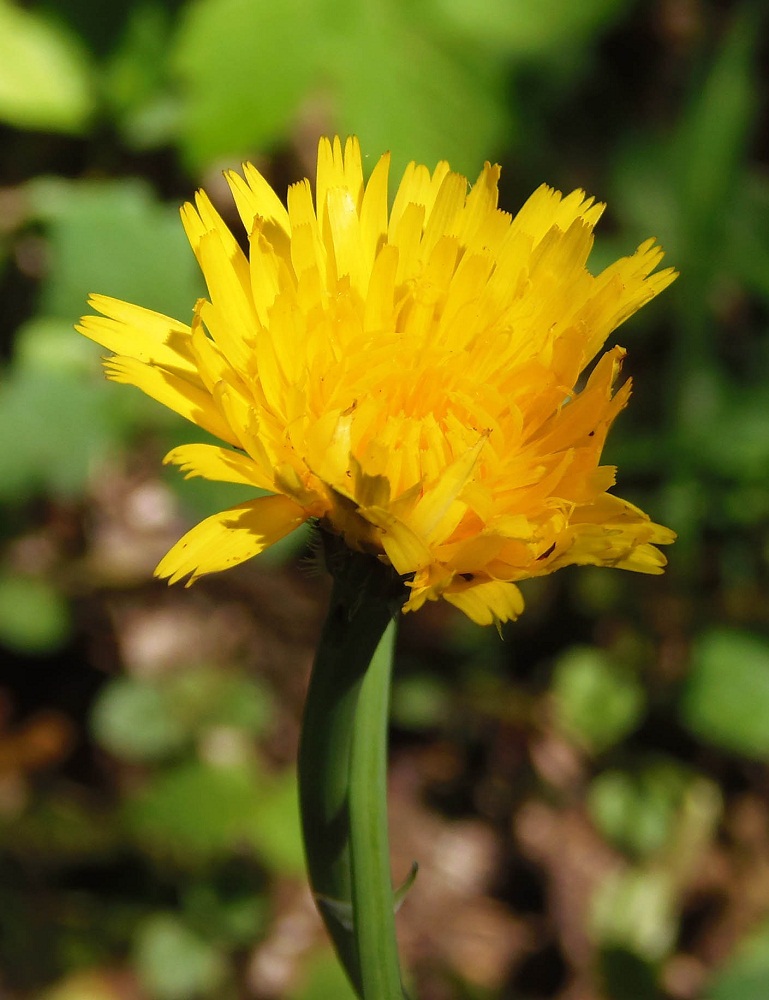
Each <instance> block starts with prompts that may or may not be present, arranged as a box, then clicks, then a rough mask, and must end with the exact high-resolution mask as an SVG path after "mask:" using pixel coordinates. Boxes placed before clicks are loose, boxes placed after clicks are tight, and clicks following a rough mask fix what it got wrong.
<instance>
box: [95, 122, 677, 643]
mask: <svg viewBox="0 0 769 1000" xmlns="http://www.w3.org/2000/svg"><path fill="white" fill-rule="evenodd" d="M388 168H389V156H388V155H385V156H383V157H382V158H381V159H380V160H379V162H378V163H377V165H376V166H375V167H374V170H373V172H372V174H371V177H370V179H369V181H368V183H364V178H363V171H362V166H361V154H360V148H359V146H358V142H357V140H355V139H348V140H347V142H346V143H345V146H344V150H343V149H342V144H341V142H340V141H339V139H338V138H337V139H334V140H333V142H331V141H329V140H328V139H321V141H320V145H319V149H318V166H317V180H316V185H315V194H314V197H313V192H312V190H311V187H310V182H309V181H308V180H303V181H300V182H299V183H297V184H294V185H292V186H291V187H290V188H289V191H288V199H287V207H286V206H284V205H283V203H282V202H281V201H280V199H279V198H278V197H277V195H276V194H275V193H274V192H273V190H272V189H271V188H270V186H269V185H268V184H267V182H266V181H265V180H264V178H263V177H262V176H261V174H259V172H258V171H257V170H256V169H255V168H254V167H253V166H251V165H250V164H246V165H245V166H244V168H243V174H242V176H241V175H240V174H237V173H234V172H231V173H228V174H227V181H228V183H229V186H230V188H231V190H232V193H233V196H234V198H235V203H236V205H237V209H238V212H239V214H240V218H241V219H242V221H243V225H244V226H245V231H246V234H247V237H248V247H249V250H248V254H246V253H244V252H243V250H242V249H241V247H240V245H239V243H238V240H237V239H236V238H235V237H234V236H233V235H232V233H231V232H230V230H229V229H228V228H227V226H226V225H225V223H224V222H223V220H222V219H221V217H220V216H219V214H218V213H217V212H216V210H215V209H214V207H213V205H212V204H211V202H210V201H209V199H208V198H207V196H206V195H205V194H204V193H203V192H202V191H201V192H199V193H198V194H197V196H196V198H195V204H194V205H192V204H187V205H185V206H184V208H183V209H182V221H183V224H184V228H185V230H186V233H187V236H188V238H189V241H190V243H191V245H192V249H193V250H194V252H195V255H196V256H197V259H198V261H199V263H200V267H201V269H202V271H203V274H204V276H205V279H206V283H207V286H208V298H207V299H201V300H200V301H198V302H197V304H196V305H195V308H194V312H193V316H192V322H191V325H189V326H187V325H186V324H184V323H181V322H178V321H176V320H174V319H170V318H169V317H167V316H163V315H160V314H158V313H154V312H151V311H149V310H147V309H143V308H141V307H139V306H135V305H129V304H127V303H125V302H121V301H118V300H116V299H111V298H108V297H106V296H103V295H94V296H93V297H92V298H91V300H90V304H91V306H92V307H93V308H94V309H95V310H97V311H98V312H99V313H101V314H102V315H101V316H86V317H84V318H83V320H82V322H81V325H80V326H79V327H78V329H79V330H80V331H81V332H82V333H84V334H85V335H86V336H87V337H90V338H91V339H93V340H95V341H97V342H98V343H100V344H102V345H103V346H105V347H107V348H108V349H109V350H111V351H113V352H115V354H114V356H113V357H111V358H110V359H108V360H107V361H106V369H107V374H108V377H109V378H111V379H113V380H114V381H116V382H126V383H129V384H131V385H135V386H137V387H138V388H139V389H142V390H143V391H144V392H145V393H147V394H148V395H149V396H152V397H153V398H154V399H156V400H158V401H159V402H161V403H163V404H164V405H165V406H168V407H170V408H171V409H172V410H175V411H176V412H177V413H180V414H182V415H183V416H184V417H186V418H187V419H189V420H191V421H193V422H194V423H195V424H197V425H198V426H199V427H201V428H203V429H205V430H206V431H209V432H211V433H212V434H213V435H214V436H215V437H216V438H218V439H220V440H221V441H223V442H224V445H223V446H219V445H213V444H190V445H182V446H180V447H178V448H174V449H173V450H172V451H171V452H170V453H169V454H168V455H167V456H166V459H165V460H166V462H171V463H174V464H175V465H178V466H180V467H181V469H182V470H183V471H184V472H185V473H186V474H187V476H188V477H189V476H202V477H204V478H206V479H211V480H221V481H225V482H232V483H245V484H248V485H250V486H253V487H254V488H255V492H256V491H257V490H258V491H259V495H258V496H255V498H254V499H253V500H251V501H249V502H247V503H243V504H240V505H239V506H237V507H234V508H231V509H230V510H225V511H222V512H221V513H219V514H215V515H214V516H212V517H209V518H206V520H204V521H202V522H201V523H200V524H198V525H197V526H196V527H194V528H192V530H191V531H189V532H188V533H187V534H186V535H185V536H184V537H183V538H182V539H181V540H180V541H179V542H177V544H176V545H175V546H174V547H173V548H172V549H171V551H170V552H169V553H168V554H167V555H166V556H165V558H164V559H163V560H162V561H161V563H160V565H159V566H158V567H157V570H156V573H157V575H159V576H161V577H167V578H169V580H170V582H175V581H177V580H180V579H182V578H184V577H189V582H192V581H193V580H195V579H197V578H198V577H200V576H202V575H203V574H206V573H214V572H217V571H219V570H223V569H227V568H228V567H230V566H234V565H236V564H237V563H240V562H243V561H244V560H246V559H249V558H251V557H252V556H255V555H257V554H258V553H259V552H261V551H263V550H264V549H265V548H267V547H268V546H269V545H271V544H272V543H273V542H275V541H277V540H278V539H279V538H281V537H283V536H284V535H286V534H288V533H289V532H291V531H293V530H294V529H295V528H296V527H297V526H298V525H300V524H302V523H303V522H304V521H307V520H308V519H310V518H316V519H318V520H319V521H320V523H321V525H322V526H323V527H324V528H326V529H327V530H329V531H332V532H336V533H337V534H339V535H341V536H343V538H344V539H345V540H346V542H347V544H348V545H349V546H351V547H352V548H354V549H357V550H361V551H364V552H371V553H373V554H375V555H376V556H378V557H379V558H380V559H381V560H383V561H385V562H388V563H390V564H391V565H392V566H393V567H394V568H395V570H396V571H397V573H398V574H400V575H402V576H404V577H405V578H406V579H407V582H408V586H409V588H410V596H409V599H408V601H407V603H406V605H405V609H406V610H415V609H417V608H419V607H420V606H421V605H422V604H423V603H424V602H425V601H426V600H436V599H438V598H441V597H443V598H445V599H446V600H447V601H450V602H451V603H452V604H454V605H456V606H457V607H459V608H461V609H462V610H463V611H464V612H465V613H466V614H467V615H469V617H470V618H472V619H473V620H474V621H476V622H479V623H481V624H487V623H490V622H492V621H505V620H507V619H510V618H515V617H516V616H517V615H518V614H519V613H520V612H521V610H522V607H523V601H522V598H521V595H520V591H519V590H518V588H517V586H516V583H515V581H518V580H521V579H524V578H526V577H531V576H539V575H541V574H544V573H551V572H553V571H554V570H556V569H559V568H560V567H562V566H566V565H569V564H575V563H578V564H592V565H602V566H615V567H619V568H622V569H629V570H636V571H638V572H643V573H659V572H661V571H662V567H663V566H664V565H665V559H664V556H663V555H662V554H661V552H660V551H659V550H658V549H657V548H656V545H658V544H666V543H668V542H671V541H672V540H673V538H674V535H673V533H672V532H671V531H670V530H669V529H667V528H664V527H662V526H661V525H658V524H654V523H653V522H652V521H650V520H649V518H648V517H647V515H646V514H644V513H643V512H642V511H640V510H638V509H637V508H636V507H634V506H633V505H632V504H630V503H628V502H627V501H625V500H620V499H619V498H617V497H616V496H614V495H613V494H611V493H609V492H608V490H609V489H610V488H611V487H612V485H613V484H614V476H615V470H614V469H613V468H612V467H609V466H602V465H600V464H599V462H600V456H601V450H602V447H603V444H604V440H605V438H606V434H607V432H608V430H609V427H610V425H611V423H612V421H613V420H614V418H615V416H616V415H617V413H618V412H619V411H620V410H621V409H622V408H623V407H624V406H625V404H626V402H627V399H628V396H629V393H630V384H629V382H625V383H624V384H623V385H621V386H620V387H619V388H618V389H616V390H615V388H614V386H615V382H616V380H617V376H618V374H619V371H620V367H621V364H622V358H623V356H624V353H625V352H624V351H623V350H622V348H620V347H614V348H612V349H611V350H609V351H607V352H606V353H604V354H603V355H602V356H601V357H600V358H599V359H598V361H597V362H596V363H595V364H592V363H593V361H594V359H595V358H596V356H597V355H598V354H599V352H600V351H601V349H602V347H603V345H604V342H605V341H606V338H607V337H608V335H609V334H610V333H611V332H612V331H613V330H614V329H615V328H616V327H617V326H619V324H620V323H622V322H624V320H626V319H627V318H628V317H629V316H631V315H632V314H633V313H634V312H635V311H636V310H637V309H639V308H640V307H641V306H642V305H644V304H645V303H646V302H648V301H649V300H650V299H652V298H653V297H654V296H655V295H657V294H658V293H659V292H660V291H662V289H663V288H665V287H666V286H667V285H669V284H670V282H671V281H673V279H674V278H675V272H674V271H673V270H672V269H670V268H668V269H667V270H664V271H659V272H656V273H652V272H654V269H655V267H656V266H657V264H658V263H659V261H660V259H661V257H662V251H661V250H660V249H659V248H658V247H657V246H656V245H655V243H654V240H647V241H646V242H645V243H642V244H641V246H639V247H638V249H637V250H636V252H635V253H634V254H632V255H631V256H629V257H623V258H622V259H620V260H618V261H616V262H615V263H614V264H612V265H610V266H609V267H607V268H606V269H605V270H604V271H602V272H601V273H600V274H598V275H596V276H594V275H592V274H590V273H589V272H588V271H587V269H586V261H587V258H588V254H589V252H590V249H591V246H592V242H593V227H594V226H595V224H596V223H597V221H598V219H599V217H600V215H601V212H602V210H603V206H602V205H600V204H596V203H595V202H594V201H593V199H592V198H588V197H586V196H585V194H584V193H583V192H582V191H574V192H572V193H571V194H569V195H567V196H566V197H564V196H563V195H562V194H561V193H560V192H557V191H554V190H552V189H551V188H549V187H547V186H544V185H543V186H542V187H540V188H539V189H538V190H537V191H535V192H534V194H533V195H532V196H531V197H530V198H529V200H528V201H527V202H526V203H525V205H524V206H523V208H522V209H521V210H520V211H519V212H518V214H517V215H516V216H515V217H512V216H510V215H509V214H507V213H506V212H503V211H500V210H499V209H498V208H497V182H498V178H499V173H500V170H499V167H497V166H491V165H490V164H489V163H487V164H486V165H485V166H484V168H483V170H482V171H481V174H480V177H479V178H478V180H477V181H476V183H475V184H474V185H473V186H472V187H471V188H470V189H469V190H468V184H467V181H466V180H465V178H464V177H462V176H460V175H459V174H456V173H452V172H451V170H450V169H449V166H448V164H447V163H439V164H438V166H437V167H436V168H435V170H434V171H433V172H432V173H431V172H430V171H429V170H428V169H427V168H426V167H424V166H418V165H415V164H413V163H412V164H410V165H409V167H408V168H407V169H406V172H405V175H404V177H403V179H402V181H401V183H400V185H399V187H398V190H397V192H396V194H395V199H394V202H393V205H392V208H391V209H389V210H388V193H387V178H388ZM586 370H587V371H589V374H588V375H587V377H586V378H584V377H583V376H584V374H585V372H586ZM581 380H582V381H581ZM578 383H580V384H581V388H577V385H578ZM582 383H584V384H582ZM262 491H266V494H265V493H264V492H262Z"/></svg>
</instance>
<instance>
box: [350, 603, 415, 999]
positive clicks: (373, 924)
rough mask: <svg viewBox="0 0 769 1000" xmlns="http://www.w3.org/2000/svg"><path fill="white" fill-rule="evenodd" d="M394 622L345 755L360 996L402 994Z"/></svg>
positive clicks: (364, 687) (369, 674) (371, 671)
mask: <svg viewBox="0 0 769 1000" xmlns="http://www.w3.org/2000/svg"><path fill="white" fill-rule="evenodd" d="M396 633H397V623H396V620H395V619H392V620H391V621H390V624H389V625H388V626H387V629H386V630H385V633H384V635H383V636H382V639H381V641H380V643H379V645H378V646H377V648H376V652H375V653H374V657H373V659H372V660H371V663H370V665H369V668H368V670H367V671H366V676H365V677H364V679H363V683H362V684H361V688H360V694H359V695H358V708H357V712H356V716H355V729H354V733H353V740H352V748H351V756H350V799H349V803H350V804H349V810H350V848H351V859H352V901H353V914H354V925H355V938H356V942H357V946H358V961H359V963H360V973H361V978H362V980H363V996H364V997H365V998H366V1000H368V998H369V997H371V998H372V1000H385V998H386V1000H390V998H392V1000H399V998H400V997H401V996H402V995H403V991H402V987H401V978H400V966H399V963H398V942H397V940H396V937H395V920H394V909H393V906H394V901H393V887H392V878H391V874H390V841H389V836H388V830H387V729H388V720H389V714H390V712H389V709H390V678H391V673H392V659H393V650H394V646H395V636H396Z"/></svg>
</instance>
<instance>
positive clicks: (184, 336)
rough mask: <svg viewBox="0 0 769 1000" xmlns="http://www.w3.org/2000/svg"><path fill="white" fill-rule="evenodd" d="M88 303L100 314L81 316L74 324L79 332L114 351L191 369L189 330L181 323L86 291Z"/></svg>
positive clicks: (160, 314)
mask: <svg viewBox="0 0 769 1000" xmlns="http://www.w3.org/2000/svg"><path fill="white" fill-rule="evenodd" d="M88 304H89V305H90V306H91V308H92V309H96V310H97V312H100V313H102V314H103V315H102V316H83V318H82V319H81V320H80V323H79V325H78V326H76V327H75V329H76V330H77V331H78V332H79V333H82V334H84V335H85V336H86V337H89V338H90V339H91V340H95V341H96V343H97V344H101V346H102V347H106V348H107V350H109V351H114V353H115V354H123V355H125V356H126V357H131V358H137V359H138V360H139V361H145V362H146V363H147V364H158V365H165V366H166V367H168V368H176V369H178V370H179V371H183V372H189V373H193V372H195V362H194V359H193V358H192V356H191V353H190V334H191V330H190V328H189V327H188V326H186V325H185V324H184V323H180V322H179V321H178V320H175V319H171V317H170V316H164V315H163V314H162V313H158V312H153V311H152V310H151V309H143V308H142V307H141V306H134V305H131V304H130V303H128V302H122V301H121V300H120V299H113V298H111V297H110V296H109V295H90V296H89V297H88Z"/></svg>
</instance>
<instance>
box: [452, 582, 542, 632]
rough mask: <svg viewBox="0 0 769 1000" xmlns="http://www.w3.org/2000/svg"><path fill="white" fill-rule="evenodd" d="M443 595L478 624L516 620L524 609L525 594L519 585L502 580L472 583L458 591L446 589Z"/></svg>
mask: <svg viewBox="0 0 769 1000" xmlns="http://www.w3.org/2000/svg"><path fill="white" fill-rule="evenodd" d="M443 596H444V598H445V599H446V600H447V601H448V602H449V604H453V605H454V607H456V608H459V609H460V611H464V613H465V614H466V615H467V617H468V618H471V619H472V620H473V621H474V622H475V623H476V624H478V625H494V624H500V623H502V622H507V621H514V620H515V619H516V618H517V617H518V616H519V615H520V614H521V612H522V611H523V595H522V594H521V592H520V590H519V589H518V587H516V585H515V584H514V583H504V582H502V581H501V580H488V581H487V582H485V583H478V584H474V585H470V586H468V587H467V589H466V590H461V591H458V592H450V591H444V594H443Z"/></svg>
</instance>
